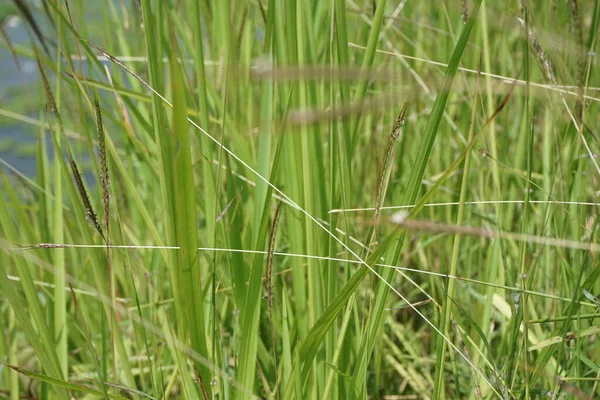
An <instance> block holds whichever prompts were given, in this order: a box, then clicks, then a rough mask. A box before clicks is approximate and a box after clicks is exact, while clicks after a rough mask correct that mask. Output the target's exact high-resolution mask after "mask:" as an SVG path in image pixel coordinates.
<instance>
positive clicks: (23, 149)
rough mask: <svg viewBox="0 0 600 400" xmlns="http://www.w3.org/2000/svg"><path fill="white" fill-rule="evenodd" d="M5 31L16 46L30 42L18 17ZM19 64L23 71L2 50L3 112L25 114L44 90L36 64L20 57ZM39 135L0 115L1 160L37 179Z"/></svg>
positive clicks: (0, 95)
mask: <svg viewBox="0 0 600 400" xmlns="http://www.w3.org/2000/svg"><path fill="white" fill-rule="evenodd" d="M4 29H5V31H6V34H7V35H8V37H9V38H10V40H11V42H12V43H14V44H27V43H28V42H29V36H28V33H27V29H26V28H25V26H24V25H23V24H22V23H21V21H20V19H19V18H18V17H9V20H8V21H7V23H6V24H5V27H4ZM19 64H20V67H21V68H20V69H19V68H18V67H17V65H16V64H15V62H14V60H13V57H12V55H11V53H10V51H9V50H8V49H6V48H5V47H0V71H1V74H0V109H3V110H7V111H12V112H17V113H22V112H23V111H25V110H24V104H34V103H35V102H36V97H38V96H39V94H40V90H39V88H38V86H37V83H38V72H37V68H36V65H35V62H33V61H32V60H30V59H26V58H23V57H20V58H19ZM31 96H35V97H31ZM30 111H31V110H30ZM35 135H36V130H35V128H33V127H32V126H29V125H27V124H24V123H22V122H18V121H15V120H14V119H11V118H7V117H5V116H2V115H0V158H1V159H2V160H3V161H4V162H6V163H8V164H10V165H11V166H12V167H14V168H16V169H17V170H19V171H20V172H22V173H23V174H25V175H28V176H34V175H35V168H36V167H35V165H36V164H35V156H34V155H33V154H32V152H31V150H32V149H33V146H34V144H35V142H36V141H37V137H36V136H35ZM1 164H4V163H1ZM0 168H3V169H4V170H6V169H7V167H6V165H0Z"/></svg>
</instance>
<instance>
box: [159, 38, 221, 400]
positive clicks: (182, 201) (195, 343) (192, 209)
mask: <svg viewBox="0 0 600 400" xmlns="http://www.w3.org/2000/svg"><path fill="white" fill-rule="evenodd" d="M171 32H172V31H171ZM171 41H172V46H173V47H174V48H175V47H176V46H177V44H176V39H175V37H174V36H173V34H172V35H171ZM170 67H171V68H170V69H171V90H172V93H173V135H174V137H175V139H176V141H177V146H178V151H177V154H165V155H164V156H165V157H166V158H167V160H166V161H167V162H172V163H173V164H174V168H173V174H174V176H173V182H174V184H175V186H174V187H173V189H175V188H177V191H176V192H172V193H171V196H173V197H174V198H173V200H172V204H173V206H174V214H175V215H174V219H175V243H177V244H178V246H179V251H178V252H177V268H178V270H179V273H180V278H181V281H180V282H181V287H180V289H181V291H182V293H181V295H183V296H184V297H183V299H182V300H183V301H185V303H187V305H186V308H185V311H186V319H187V321H188V324H187V326H188V329H189V335H190V338H191V342H192V348H193V349H194V350H195V351H197V352H198V353H199V354H202V355H205V356H206V355H208V353H207V344H206V337H205V334H206V332H205V330H204V327H205V321H204V311H203V310H204V307H203V298H202V291H201V290H198V288H201V287H202V281H201V277H200V268H199V258H198V252H197V248H198V230H197V224H198V222H197V216H196V196H195V192H196V188H195V185H194V175H193V168H192V153H191V149H192V143H191V138H190V128H189V124H188V120H187V113H186V108H187V101H186V93H185V84H184V79H183V73H184V72H183V71H182V69H181V65H180V63H179V61H178V60H177V57H176V51H172V52H171V63H170ZM194 370H195V371H196V373H197V374H198V377H199V379H200V385H201V388H202V389H203V390H202V392H206V391H208V390H210V389H209V388H208V383H209V382H210V381H211V378H210V371H209V369H208V368H207V367H206V366H205V365H204V364H203V363H199V362H196V363H195V366H194ZM203 395H204V396H208V398H210V393H203Z"/></svg>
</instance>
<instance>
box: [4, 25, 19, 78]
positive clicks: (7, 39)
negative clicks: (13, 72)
mask: <svg viewBox="0 0 600 400" xmlns="http://www.w3.org/2000/svg"><path fill="white" fill-rule="evenodd" d="M0 36H2V38H3V39H4V41H5V42H6V46H7V47H8V50H9V51H10V55H11V56H12V58H13V61H14V62H15V65H16V66H17V69H18V70H19V72H21V64H20V63H19V57H18V56H17V52H16V51H15V48H14V47H13V44H12V42H11V40H10V38H9V37H8V35H7V34H6V30H4V26H3V25H2V24H0Z"/></svg>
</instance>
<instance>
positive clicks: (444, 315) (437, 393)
mask: <svg viewBox="0 0 600 400" xmlns="http://www.w3.org/2000/svg"><path fill="white" fill-rule="evenodd" d="M479 70H481V59H480V61H479ZM478 78H479V76H478ZM478 89H479V79H477V83H476V85H475V94H474V98H473V101H472V109H471V125H470V128H469V137H468V141H469V142H471V141H472V140H473V136H474V132H475V123H476V116H477V94H478V92H479V90H478ZM470 169H471V152H467V154H466V155H465V161H464V168H463V175H462V180H461V185H460V195H459V205H458V211H457V216H456V225H459V226H460V225H462V224H463V221H464V215H465V201H466V199H467V191H468V182H469V173H470ZM461 239H462V238H461V235H456V236H455V237H454V244H453V247H452V258H451V261H450V269H449V271H450V272H449V274H450V275H456V274H457V270H458V258H459V254H460V252H461ZM454 297H455V281H454V280H448V282H447V289H446V293H445V296H444V301H443V302H442V309H441V311H440V325H439V329H440V331H442V332H444V333H445V334H446V336H448V333H449V332H450V328H449V327H450V319H451V318H452V308H451V307H452V303H451V301H450V300H449V299H454ZM436 347H437V354H436V367H435V368H436V372H435V380H434V386H433V390H434V392H433V398H441V397H443V395H442V392H443V391H444V381H445V379H444V378H445V377H444V370H445V368H444V365H445V359H446V341H445V340H444V339H443V338H442V337H441V336H438V341H437V346H436ZM474 386H475V388H476V389H475V390H476V391H479V393H480V389H479V385H478V383H477V382H475V385H474Z"/></svg>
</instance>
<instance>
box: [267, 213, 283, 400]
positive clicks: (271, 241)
mask: <svg viewBox="0 0 600 400" xmlns="http://www.w3.org/2000/svg"><path fill="white" fill-rule="evenodd" d="M282 204H283V203H281V202H279V204H277V211H275V217H274V218H273V224H272V226H271V235H270V236H269V247H268V253H267V268H266V271H265V292H266V294H265V298H266V299H267V305H268V307H269V320H270V322H271V346H272V347H273V363H274V364H275V368H274V371H275V384H274V385H273V387H274V388H275V397H276V398H278V399H279V379H278V376H277V368H278V364H277V341H276V340H275V326H274V324H273V297H274V295H273V252H274V251H275V239H276V237H277V236H276V235H277V228H278V226H279V218H280V217H281V205H282Z"/></svg>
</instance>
